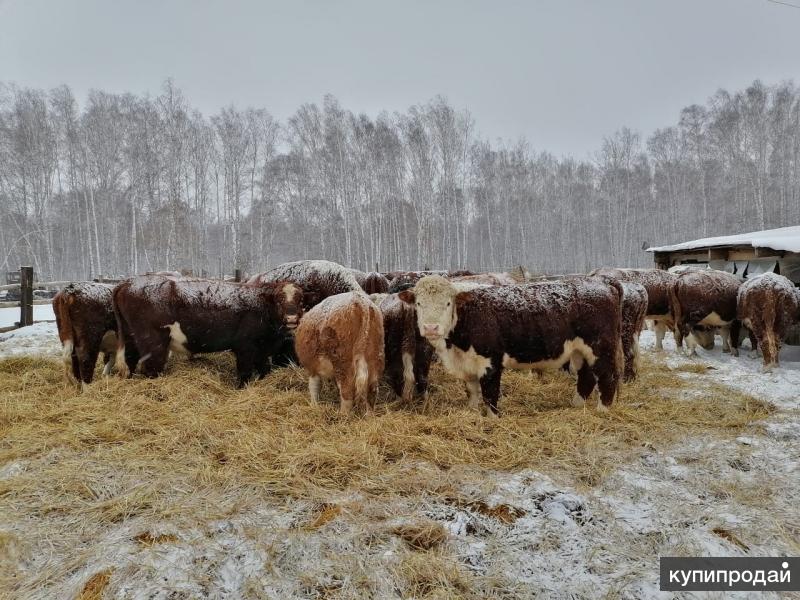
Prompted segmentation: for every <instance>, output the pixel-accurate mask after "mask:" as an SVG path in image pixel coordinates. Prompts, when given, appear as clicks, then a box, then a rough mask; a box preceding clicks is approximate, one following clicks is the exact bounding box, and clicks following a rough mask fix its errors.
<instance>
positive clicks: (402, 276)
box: [387, 271, 448, 294]
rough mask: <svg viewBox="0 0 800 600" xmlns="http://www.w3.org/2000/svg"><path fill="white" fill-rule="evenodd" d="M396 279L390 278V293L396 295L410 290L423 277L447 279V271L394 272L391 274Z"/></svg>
mask: <svg viewBox="0 0 800 600" xmlns="http://www.w3.org/2000/svg"><path fill="white" fill-rule="evenodd" d="M391 275H393V276H394V277H388V276H387V279H388V280H389V293H390V294H396V293H397V292H402V291H403V290H407V289H409V288H412V287H414V286H415V285H416V284H417V282H418V281H419V280H420V279H422V278H423V277H427V276H429V275H440V276H442V277H447V275H448V272H447V271H394V272H393V273H391Z"/></svg>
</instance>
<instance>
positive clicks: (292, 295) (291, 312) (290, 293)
mask: <svg viewBox="0 0 800 600" xmlns="http://www.w3.org/2000/svg"><path fill="white" fill-rule="evenodd" d="M275 301H276V304H277V306H278V314H280V315H281V317H283V324H284V326H285V327H286V328H287V329H289V330H294V329H295V328H296V327H297V324H298V323H299V322H300V317H302V316H303V290H302V288H301V287H300V286H298V285H297V284H294V283H289V282H284V283H283V285H280V286H279V287H278V290H277V293H276V295H275Z"/></svg>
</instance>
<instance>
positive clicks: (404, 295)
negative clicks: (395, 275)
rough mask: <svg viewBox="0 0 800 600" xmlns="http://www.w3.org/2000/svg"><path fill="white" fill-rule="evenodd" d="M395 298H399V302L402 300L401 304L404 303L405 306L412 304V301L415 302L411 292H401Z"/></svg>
mask: <svg viewBox="0 0 800 600" xmlns="http://www.w3.org/2000/svg"><path fill="white" fill-rule="evenodd" d="M397 297H398V298H400V300H402V301H403V302H406V303H407V304H414V300H416V297H415V296H414V291H413V290H403V291H402V292H400V293H399V294H397Z"/></svg>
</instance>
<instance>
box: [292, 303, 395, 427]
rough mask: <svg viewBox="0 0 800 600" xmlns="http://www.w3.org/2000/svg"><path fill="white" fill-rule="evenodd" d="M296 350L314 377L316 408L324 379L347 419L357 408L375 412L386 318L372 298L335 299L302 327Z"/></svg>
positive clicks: (319, 307) (303, 321)
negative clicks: (333, 389)
mask: <svg viewBox="0 0 800 600" xmlns="http://www.w3.org/2000/svg"><path fill="white" fill-rule="evenodd" d="M295 350H296V352H297V358H298V359H299V361H300V364H301V365H302V366H303V367H304V368H305V369H306V370H307V371H308V373H309V378H308V391H309V394H310V396H311V402H312V404H316V403H317V402H318V400H319V391H320V386H321V385H322V379H334V380H335V381H336V385H337V387H338V388H339V398H340V401H341V404H340V410H341V414H342V415H348V414H350V412H351V411H352V409H353V405H354V404H355V405H359V406H360V405H364V407H365V409H366V412H368V413H371V412H372V409H373V408H374V405H375V395H376V393H377V390H378V381H379V380H380V378H381V375H383V356H384V354H383V352H384V351H383V316H382V315H381V311H380V309H378V307H377V306H375V304H374V303H373V302H372V301H371V300H370V299H369V298H368V297H367V295H366V294H364V293H363V292H347V293H344V294H336V295H335V296H329V297H328V298H326V299H325V300H323V301H322V302H320V303H319V304H317V305H316V306H315V307H314V308H312V309H311V310H310V311H308V312H307V313H306V314H305V316H304V317H303V318H302V319H301V321H300V325H298V326H297V331H296V333H295Z"/></svg>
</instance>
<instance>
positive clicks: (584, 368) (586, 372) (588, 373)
mask: <svg viewBox="0 0 800 600" xmlns="http://www.w3.org/2000/svg"><path fill="white" fill-rule="evenodd" d="M595 384H596V379H595V376H594V373H593V372H592V368H591V367H590V366H589V365H588V364H587V363H586V362H584V363H583V364H582V365H581V367H580V368H579V369H578V382H577V386H576V391H575V395H574V396H573V397H572V400H571V401H570V404H572V406H574V407H575V408H580V407H581V406H583V405H584V404H586V400H588V399H589V396H591V395H592V392H593V391H594V386H595Z"/></svg>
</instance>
